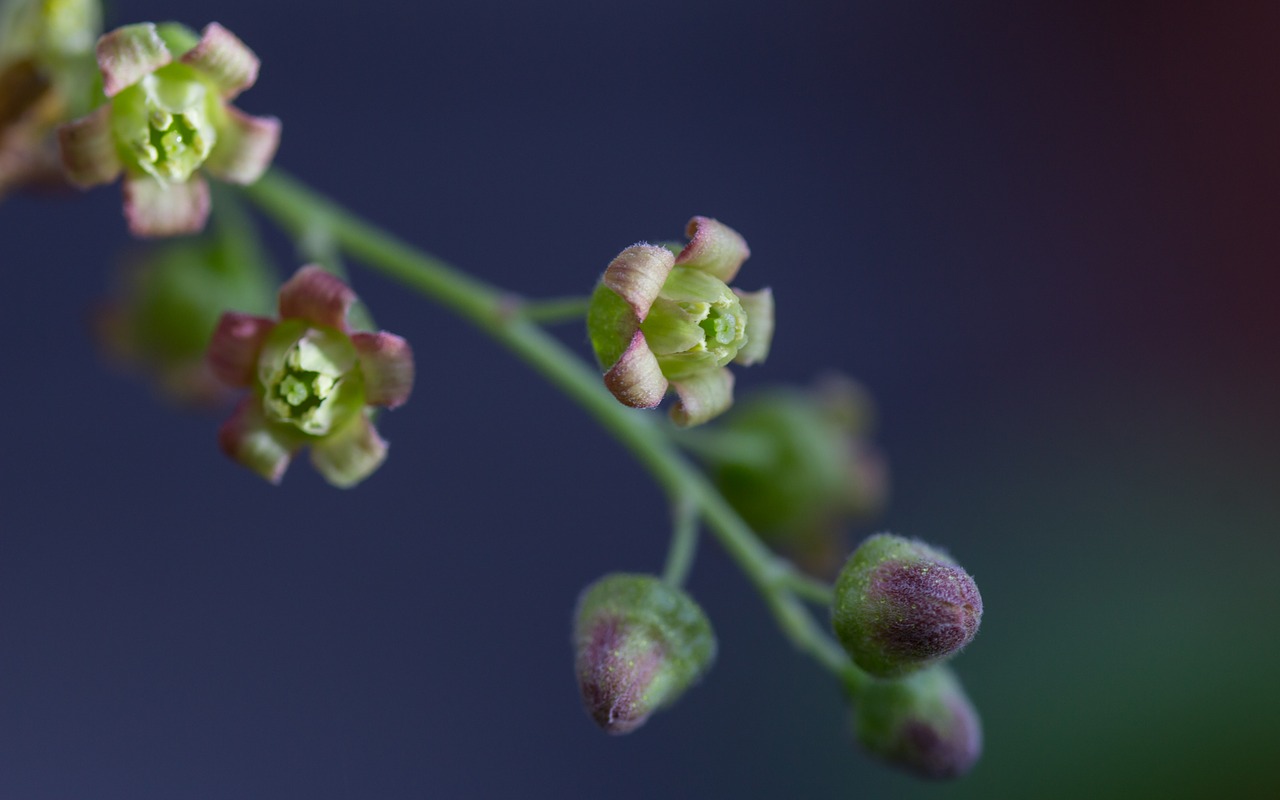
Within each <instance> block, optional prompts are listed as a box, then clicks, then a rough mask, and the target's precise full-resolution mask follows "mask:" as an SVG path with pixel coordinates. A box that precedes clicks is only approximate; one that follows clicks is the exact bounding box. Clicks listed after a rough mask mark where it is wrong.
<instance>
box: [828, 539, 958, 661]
mask: <svg viewBox="0 0 1280 800" xmlns="http://www.w3.org/2000/svg"><path fill="white" fill-rule="evenodd" d="M981 622H982V595H981V594H979V592H978V585H977V584H976V583H975V582H974V580H973V578H972V577H970V575H969V573H967V572H965V571H964V570H963V569H962V568H961V567H960V565H959V564H957V563H956V562H955V561H953V560H952V559H951V558H949V557H948V556H947V555H946V554H944V553H941V552H939V551H938V550H935V549H934V548H932V547H930V546H929V545H927V544H925V543H924V542H920V541H916V540H914V539H905V538H903V537H901V536H894V535H892V534H887V533H879V534H876V535H875V536H871V537H869V538H868V539H867V540H866V541H865V542H863V543H862V544H861V545H860V546H859V547H858V549H857V550H855V551H854V553H853V555H852V556H850V557H849V563H847V564H846V565H845V567H844V569H843V570H841V572H840V577H839V579H838V580H837V581H836V591H835V603H834V605H833V606H832V608H831V627H832V628H833V629H834V630H835V633H836V638H838V639H839V640H840V644H842V645H844V648H845V650H847V651H848V652H849V655H850V656H852V657H853V660H854V662H855V663H857V665H858V666H859V667H862V668H863V669H864V670H866V671H867V672H869V673H871V674H872V675H876V676H880V677H893V676H898V675H905V674H907V673H909V672H914V671H916V670H918V669H921V668H923V667H926V666H929V665H931V664H936V663H938V662H939V661H943V660H945V659H948V658H951V657H952V656H954V655H955V654H956V653H958V652H959V651H960V650H961V649H962V648H963V647H964V646H965V645H967V644H969V642H971V641H972V640H973V637H974V636H975V635H976V634H977V633H978V626H979V624H981Z"/></svg>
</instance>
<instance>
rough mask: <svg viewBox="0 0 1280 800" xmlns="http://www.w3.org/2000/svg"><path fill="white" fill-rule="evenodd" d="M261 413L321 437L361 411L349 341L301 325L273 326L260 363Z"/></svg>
mask: <svg viewBox="0 0 1280 800" xmlns="http://www.w3.org/2000/svg"><path fill="white" fill-rule="evenodd" d="M258 376H259V379H260V380H261V382H262V387H263V397H262V404H263V410H264V411H265V412H266V414H267V417H268V418H269V419H271V420H274V421H276V422H280V423H285V424H288V425H291V426H293V427H295V428H297V429H298V430H300V431H302V432H303V433H305V434H308V435H311V436H324V435H325V434H328V433H329V432H331V431H332V430H334V429H335V428H337V427H340V426H341V424H342V423H343V422H345V421H346V420H348V419H350V418H351V416H352V415H353V414H355V413H357V412H358V411H359V410H360V408H361V407H362V406H363V405H364V380H363V376H362V374H361V373H360V370H359V366H358V359H357V356H356V352H355V348H354V347H353V346H352V344H351V340H350V339H349V338H347V336H346V335H345V334H343V333H341V332H340V331H336V330H332V329H327V328H308V327H306V324H305V323H303V322H301V321H299V320H286V321H284V322H282V323H280V324H279V325H277V326H276V329H275V330H274V331H272V333H271V335H270V336H269V337H267V342H266V343H265V344H264V345H263V348H262V355H261V356H260V357H259V359H258Z"/></svg>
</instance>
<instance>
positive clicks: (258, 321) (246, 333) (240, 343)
mask: <svg viewBox="0 0 1280 800" xmlns="http://www.w3.org/2000/svg"><path fill="white" fill-rule="evenodd" d="M275 326H276V321H275V320H273V319H266V318H264V317H255V316H253V315H252V314H243V313H241V312H239V311H228V312H227V313H225V314H223V315H222V318H221V319H219V320H218V327H216V328H214V330H213V338H212V339H210V340H209V352H208V354H207V356H206V359H207V360H208V362H209V368H210V369H212V370H213V374H214V375H216V376H217V377H218V380H220V381H222V382H223V383H225V384H227V385H228V386H235V387H246V386H250V385H252V384H253V377H254V371H255V370H256V368H257V364H258V354H259V353H260V352H261V350H262V343H263V341H265V340H266V338H267V334H269V333H271V331H272V329H274V328H275Z"/></svg>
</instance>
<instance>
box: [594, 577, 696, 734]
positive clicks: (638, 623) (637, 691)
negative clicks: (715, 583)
mask: <svg viewBox="0 0 1280 800" xmlns="http://www.w3.org/2000/svg"><path fill="white" fill-rule="evenodd" d="M573 638H574V648H575V651H576V662H577V663H576V667H577V673H578V686H579V688H580V689H581V691H582V702H583V703H584V705H585V706H586V709H587V713H589V714H590V715H591V718H592V719H594V720H595V721H596V724H597V725H599V726H600V727H601V728H602V729H604V731H605V732H606V733H612V734H622V733H629V732H631V731H633V730H635V729H636V728H638V727H640V726H641V725H643V724H644V723H645V721H646V720H647V719H648V718H649V715H650V714H652V713H653V712H654V711H656V710H658V709H660V708H662V707H664V706H667V705H670V704H671V703H674V702H675V701H676V699H677V698H678V697H679V696H680V695H681V694H682V693H683V692H684V690H685V689H687V688H689V687H690V686H691V685H693V684H694V683H695V682H696V681H697V680H698V679H699V678H701V677H702V676H703V675H704V674H705V673H706V672H707V670H708V669H710V668H711V663H712V662H713V661H714V660H715V654H716V640H715V635H714V634H713V633H712V631H711V623H710V622H709V621H708V620H707V617H706V615H705V614H703V613H702V609H701V608H699V607H698V604H697V603H695V602H694V601H693V599H692V598H691V597H689V595H687V594H686V593H685V592H683V591H682V590H680V589H678V588H676V587H675V586H672V585H670V584H668V583H666V582H664V581H662V580H659V579H658V578H656V577H653V576H651V575H624V574H614V575H607V576H605V577H604V578H601V579H600V580H598V581H596V582H595V583H593V584H591V585H590V586H588V587H587V588H586V590H585V591H583V593H582V596H581V597H580V598H579V599H578V609H577V612H576V614H575V621H574V631H573Z"/></svg>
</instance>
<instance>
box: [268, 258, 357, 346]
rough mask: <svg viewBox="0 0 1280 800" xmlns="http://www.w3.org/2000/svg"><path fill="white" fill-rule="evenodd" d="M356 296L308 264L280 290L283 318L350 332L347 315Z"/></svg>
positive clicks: (338, 280) (320, 269) (323, 272)
mask: <svg viewBox="0 0 1280 800" xmlns="http://www.w3.org/2000/svg"><path fill="white" fill-rule="evenodd" d="M355 301H356V294H355V292H353V291H351V287H349V286H347V285H346V284H345V283H343V282H342V281H341V280H340V279H338V278H337V277H335V276H334V275H332V274H330V273H329V272H326V271H325V270H324V268H323V267H318V266H316V265H315V264H308V265H307V266H305V267H303V268H302V269H300V270H298V271H297V272H295V273H294V275H293V277H292V278H290V279H289V280H288V281H287V282H286V283H285V285H284V286H281V287H280V301H279V302H280V317H281V318H282V319H290V318H292V319H301V320H306V321H307V322H312V323H315V324H316V325H327V326H329V327H330V328H337V329H338V330H340V331H343V332H346V330H347V311H348V310H349V309H350V308H351V305H352V303H354V302H355Z"/></svg>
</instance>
